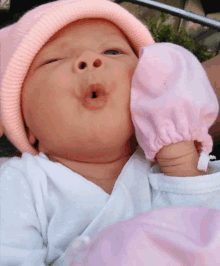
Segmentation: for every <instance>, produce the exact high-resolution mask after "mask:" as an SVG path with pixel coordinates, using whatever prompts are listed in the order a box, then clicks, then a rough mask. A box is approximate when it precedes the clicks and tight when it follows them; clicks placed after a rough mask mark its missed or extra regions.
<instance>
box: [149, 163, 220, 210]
mask: <svg viewBox="0 0 220 266" xmlns="http://www.w3.org/2000/svg"><path fill="white" fill-rule="evenodd" d="M209 167H210V169H211V173H212V174H209V175H201V176H194V177H173V176H167V175H164V174H163V173H155V172H156V170H152V169H153V168H151V170H150V171H151V172H150V174H149V182H150V185H151V200H152V209H153V210H155V209H160V208H166V207H207V208H212V209H216V210H220V161H215V162H210V163H209ZM154 169H156V167H155V168H154ZM157 171H159V168H158V169H157Z"/></svg>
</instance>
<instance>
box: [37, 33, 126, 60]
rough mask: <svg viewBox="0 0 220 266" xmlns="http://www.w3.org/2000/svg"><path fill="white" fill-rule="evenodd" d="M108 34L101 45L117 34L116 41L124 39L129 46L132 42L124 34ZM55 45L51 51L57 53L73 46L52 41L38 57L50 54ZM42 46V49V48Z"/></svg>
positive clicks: (68, 43)
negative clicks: (49, 51)
mask: <svg viewBox="0 0 220 266" xmlns="http://www.w3.org/2000/svg"><path fill="white" fill-rule="evenodd" d="M105 36H106V38H105V40H104V41H103V42H102V45H101V47H102V46H104V45H105V44H106V43H108V42H109V41H110V39H111V37H112V36H115V37H118V38H116V39H114V41H116V42H118V41H119V40H120V41H123V43H127V44H128V45H129V46H130V44H129V42H128V40H127V38H126V37H124V38H122V36H120V35H118V34H117V33H114V32H113V33H108V34H106V35H105ZM53 46H54V51H56V52H54V51H53V52H51V53H53V54H54V53H57V52H60V51H62V52H63V51H64V52H65V51H68V50H69V49H71V48H72V46H71V44H70V42H66V41H65V42H61V43H59V44H57V45H56V44H54V43H53V42H52V43H51V44H48V46H47V47H46V44H45V45H44V46H43V47H42V48H44V47H45V48H44V49H43V51H42V52H41V53H40V54H39V57H38V59H39V60H40V58H42V57H44V56H46V55H48V54H49V53H48V50H49V49H50V48H51V47H53ZM42 48H41V49H42ZM37 61H38V60H37Z"/></svg>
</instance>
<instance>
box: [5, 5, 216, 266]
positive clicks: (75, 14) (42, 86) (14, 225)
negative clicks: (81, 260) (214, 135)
mask: <svg viewBox="0 0 220 266" xmlns="http://www.w3.org/2000/svg"><path fill="white" fill-rule="evenodd" d="M0 42H1V119H2V123H3V126H4V132H5V134H6V136H7V137H8V138H9V140H10V141H11V142H12V143H13V144H14V145H15V146H16V147H17V148H18V149H19V150H20V151H21V152H22V157H21V158H18V157H15V158H12V159H11V160H9V161H7V162H6V163H4V164H3V165H2V167H1V174H0V177H1V232H2V234H1V235H2V236H1V244H2V246H1V252H2V255H1V259H2V261H1V263H2V266H4V265H12V264H13V265H48V264H52V263H53V265H63V263H64V261H65V256H66V250H67V248H68V246H69V245H70V244H71V243H72V241H73V239H75V238H77V237H78V236H81V237H84V236H86V237H87V238H85V239H88V238H89V239H93V238H94V237H95V236H96V235H97V234H98V232H100V231H102V230H103V229H104V228H106V227H108V226H109V225H112V224H115V223H117V222H119V221H123V220H128V219H130V218H132V217H135V216H136V215H138V214H141V213H144V212H147V211H150V210H153V209H158V208H161V207H163V208H164V207H171V206H202V205H203V204H204V202H205V204H206V206H208V207H210V208H217V209H220V201H219V199H220V196H219V193H217V194H216V189H215V186H214V185H213V184H215V185H216V182H217V183H218V184H220V180H219V177H220V176H219V171H220V169H218V168H219V167H220V165H219V163H217V164H215V165H214V164H212V163H210V165H212V171H211V172H210V173H211V175H207V172H204V171H199V170H198V171H197V164H198V160H199V155H198V153H199V151H200V148H201V147H199V146H198V150H197V149H196V146H195V145H194V141H193V140H190V141H181V142H179V143H177V144H175V143H171V144H169V145H166V146H165V147H161V148H162V149H159V150H158V151H156V150H155V152H156V154H155V157H156V160H157V162H158V163H159V165H160V166H161V169H162V172H164V173H165V174H166V173H167V175H164V174H162V173H157V172H156V173H155V172H153V170H152V169H151V165H150V162H149V161H148V160H146V157H145V156H146V150H145V148H144V146H143V150H144V153H145V154H144V153H143V150H141V149H140V148H139V149H137V147H136V136H135V130H137V128H136V129H135V128H134V124H133V122H132V117H131V111H130V94H131V88H132V86H131V85H132V78H133V75H134V73H135V71H136V69H137V66H138V62H139V58H140V54H139V52H140V49H141V47H146V48H147V47H148V46H149V47H150V45H153V44H154V40H153V38H152V36H151V34H150V32H149V31H148V30H147V28H146V27H145V26H144V25H143V24H142V23H141V22H140V21H138V20H137V19H136V18H135V17H134V16H133V15H132V14H130V13H129V12H128V11H126V10H125V9H123V8H122V7H120V6H119V5H117V4H115V3H112V2H111V1H106V0H94V1H90V0H81V1H74V0H65V1H55V2H52V3H48V4H45V5H42V6H39V7H37V8H35V9H33V10H31V11H29V12H27V13H26V14H25V15H24V16H23V17H22V18H21V19H20V20H19V21H18V22H17V23H15V24H13V25H11V26H9V27H6V28H4V29H2V30H1V31H0ZM217 112H218V110H217V109H215V113H214V114H213V115H212V116H211V118H210V119H209V120H208V122H207V124H208V126H211V125H212V123H213V122H214V120H215V117H216V116H217ZM144 120H145V121H147V117H146V119H144ZM138 141H139V142H140V143H141V138H140V139H139V140H138ZM198 145H199V144H198ZM180 146H181V149H179V147H180ZM176 147H178V153H177V152H176V151H175V149H176ZM173 149H174V155H173V156H171V157H170V154H171V151H172V150H173ZM190 156H191V157H190ZM179 157H183V158H184V162H185V158H190V160H191V159H194V163H193V169H192V167H191V165H190V167H189V172H188V175H184V174H185V173H183V174H181V171H182V169H181V168H176V167H175V169H172V167H173V165H172V164H171V163H170V162H171V161H172V160H176V159H177V160H176V161H175V164H177V165H178V163H179V161H178V158H179ZM170 159H171V160H170ZM164 160H165V161H168V162H169V163H168V167H167V165H166V163H165V164H164ZM186 161H187V164H188V162H189V159H187V160H186ZM187 164H185V163H184V164H183V165H184V166H188V165H187ZM164 166H165V167H164ZM165 168H166V169H165ZM169 169H171V170H169ZM183 170H184V169H183ZM191 170H192V172H191ZM189 173H190V174H189ZM203 174H205V175H207V178H208V179H205V178H206V177H201V176H199V177H198V178H196V176H198V175H203ZM169 175H170V176H169ZM174 176H180V177H184V176H191V177H192V176H194V178H193V179H191V178H190V177H188V178H184V179H183V178H178V177H174ZM207 180H208V181H207ZM166 182H167V184H166ZM167 185H168V186H167ZM199 189H201V191H202V195H201V194H200V193H199ZM163 192H165V193H163ZM194 192H196V194H195V195H193V197H192V194H193V193H194ZM206 194H207V195H208V196H206ZM155 199H156V200H155ZM204 199H205V201H204ZM84 244H85V243H84V242H83V243H81V245H82V246H83V245H84ZM75 248H76V249H78V248H79V246H75Z"/></svg>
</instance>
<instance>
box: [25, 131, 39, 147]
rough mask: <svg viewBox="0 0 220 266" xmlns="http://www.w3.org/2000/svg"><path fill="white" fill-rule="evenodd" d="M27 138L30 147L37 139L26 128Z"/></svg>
mask: <svg viewBox="0 0 220 266" xmlns="http://www.w3.org/2000/svg"><path fill="white" fill-rule="evenodd" d="M26 130H27V138H28V141H29V142H30V144H31V145H34V144H35V142H36V140H37V138H36V137H35V136H34V134H33V133H32V131H31V130H30V129H29V128H27V129H26Z"/></svg>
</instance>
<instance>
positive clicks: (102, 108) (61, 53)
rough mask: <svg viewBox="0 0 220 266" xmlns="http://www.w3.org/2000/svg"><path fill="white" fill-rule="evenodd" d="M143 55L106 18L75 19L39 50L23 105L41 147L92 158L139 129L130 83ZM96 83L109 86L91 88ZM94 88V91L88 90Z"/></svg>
mask: <svg viewBox="0 0 220 266" xmlns="http://www.w3.org/2000/svg"><path fill="white" fill-rule="evenodd" d="M137 63H138V57H137V56H136V55H135V53H134V51H133V50H132V48H131V46H130V44H129V42H128V40H127V39H126V37H125V36H124V35H123V34H122V32H121V31H120V30H119V28H118V27H116V26H115V25H114V24H112V23H111V22H109V21H107V20H104V19H84V20H80V21H76V22H73V23H71V24H69V25H67V26H66V27H64V28H63V29H61V30H60V31H59V32H58V33H56V34H55V35H54V36H53V37H52V38H51V39H50V40H49V42H47V43H46V45H44V47H43V48H42V49H41V50H40V51H39V53H38V54H37V55H36V57H35V59H34V60H33V62H32V65H31V67H30V69H29V71H28V74H27V76H26V79H25V82H24V84H23V89H22V111H23V116H24V119H25V122H26V125H27V127H28V129H29V130H30V132H31V134H33V135H34V136H35V137H36V138H37V139H38V141H39V151H43V152H45V153H46V154H52V155H56V156H61V157H65V158H68V159H72V160H73V159H74V160H77V159H78V160H81V159H84V160H88V161H89V160H90V159H91V160H92V158H93V157H94V154H96V156H100V158H101V157H102V155H103V152H106V151H108V150H109V151H111V150H113V149H114V148H116V147H120V146H123V145H124V144H125V143H126V142H127V141H128V140H129V138H130V137H131V136H132V135H133V134H134V127H133V124H132V121H131V116H130V88H131V81H132V76H133V73H134V70H135V68H136V66H137ZM91 84H101V85H102V86H103V88H104V90H103V91H102V90H99V89H98V90H96V89H94V90H90V91H89V92H88V91H87V89H88V86H89V85H91ZM86 92H88V93H86Z"/></svg>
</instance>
